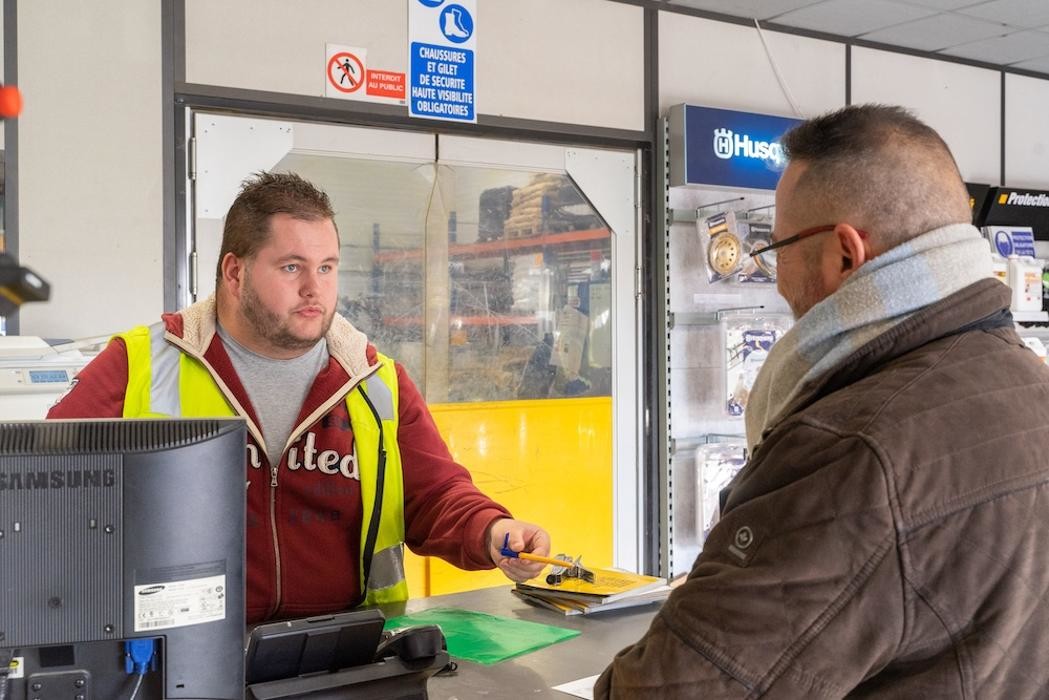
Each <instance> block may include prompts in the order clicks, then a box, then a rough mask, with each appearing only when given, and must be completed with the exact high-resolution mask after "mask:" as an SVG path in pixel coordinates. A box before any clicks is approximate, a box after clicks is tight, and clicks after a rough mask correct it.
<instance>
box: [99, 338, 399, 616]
mask: <svg viewBox="0 0 1049 700" xmlns="http://www.w3.org/2000/svg"><path fill="white" fill-rule="evenodd" d="M165 333H166V329H165V327H164V324H163V323H158V324H154V325H153V326H150V327H146V326H139V327H137V328H134V329H132V330H130V331H128V332H127V333H122V334H120V335H118V336H115V337H119V338H121V339H122V340H123V341H124V344H125V345H126V347H127V358H128V385H127V392H126V394H125V399H124V417H125V418H148V417H160V416H174V417H185V418H210V417H219V416H232V415H236V414H235V411H234V409H233V407H232V406H231V405H230V403H229V401H227V400H226V397H225V396H224V395H223V394H222V390H221V389H220V388H219V386H218V384H216V383H215V380H214V379H213V378H212V376H211V374H210V372H208V369H207V368H206V367H205V366H204V364H203V363H202V362H201V361H200V360H197V359H196V358H194V357H191V356H190V355H187V354H186V353H184V352H182V350H180V349H179V348H178V347H177V346H176V345H173V344H172V343H169V342H167V341H166V340H165V339H164V336H165ZM377 359H378V361H379V363H380V366H379V369H378V371H376V372H375V374H373V375H372V376H371V377H369V378H368V379H366V380H365V381H364V382H362V383H361V384H358V385H357V387H356V388H355V389H354V390H353V391H351V392H350V393H349V394H347V396H346V408H347V410H348V411H349V415H350V424H351V426H353V438H354V440H355V441H356V446H357V450H356V452H357V459H358V468H359V474H360V487H361V507H362V518H363V519H362V527H361V561H360V581H361V589H362V593H365V594H366V597H365V600H364V602H365V603H367V604H378V603H389V602H399V601H403V600H407V599H408V585H407V583H406V582H405V580H404V552H403V548H404V483H403V479H402V472H401V453H400V449H399V448H398V446H397V425H398V411H397V406H398V400H397V369H396V366H395V364H394V362H393V360H391V359H390V358H388V357H386V356H384V355H378V357H377ZM362 391H363V392H365V393H366V394H367V396H368V400H370V401H371V404H372V406H374V407H375V411H376V413H378V415H379V419H380V421H381V425H382V435H383V445H384V448H385V451H386V464H385V470H384V471H385V476H384V479H383V489H382V495H383V498H382V505H381V510H380V511H379V513H380V517H379V527H378V530H377V533H376V539H375V551H374V553H373V555H372V561H371V569H370V572H369V577H368V578H369V580H368V581H367V582H366V581H365V580H364V561H363V558H364V554H365V550H364V544H365V539H366V538H367V530H368V527H367V525H368V523H369V522H370V520H371V514H372V512H373V510H374V506H375V495H376V491H377V489H376V478H377V475H378V467H379V424H377V423H376V420H375V415H374V414H373V413H372V410H371V408H370V407H369V406H368V401H366V400H365V398H364V396H363V394H362ZM365 586H366V588H365Z"/></svg>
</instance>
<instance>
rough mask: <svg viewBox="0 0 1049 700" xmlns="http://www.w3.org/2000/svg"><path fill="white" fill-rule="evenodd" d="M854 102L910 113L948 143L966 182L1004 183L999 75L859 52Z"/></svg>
mask: <svg viewBox="0 0 1049 700" xmlns="http://www.w3.org/2000/svg"><path fill="white" fill-rule="evenodd" d="M852 102H853V104H860V103H863V102H882V103H886V104H898V105H903V106H904V107H909V108H911V109H912V110H913V111H914V112H915V114H917V115H918V117H919V118H920V119H921V120H922V121H924V122H925V123H927V124H928V125H929V126H931V127H932V128H934V129H936V131H938V132H939V133H940V136H942V137H943V140H944V141H946V142H947V145H948V146H949V147H950V149H951V151H952V152H953V153H954V159H955V160H956V161H958V168H959V170H961V172H962V177H963V178H964V179H965V180H967V181H970V182H985V183H990V184H992V185H997V184H999V179H1000V172H1001V73H1000V72H998V71H993V70H987V69H984V68H975V67H973V66H964V65H961V64H958V63H950V62H947V61H937V60H933V59H928V58H919V57H916V56H908V55H905V54H899V53H891V52H888V51H877V50H874V49H866V48H861V47H857V48H854V49H853V51H852Z"/></svg>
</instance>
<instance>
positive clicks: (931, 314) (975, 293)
mask: <svg viewBox="0 0 1049 700" xmlns="http://www.w3.org/2000/svg"><path fill="white" fill-rule="evenodd" d="M1009 303H1010V293H1009V288H1008V287H1007V286H1006V285H1004V284H1003V283H1002V282H1000V281H998V280H997V279H993V278H987V279H983V280H980V281H979V282H975V283H973V284H970V285H969V286H968V287H965V288H963V289H961V290H959V291H957V292H955V293H954V294H951V295H950V296H947V297H945V298H944V299H942V300H941V301H938V302H936V303H934V304H930V305H929V306H927V307H925V308H924V309H922V310H920V311H917V312H916V313H914V314H913V315H912V316H911V317H910V318H908V319H906V320H905V321H903V322H902V323H900V324H899V325H897V326H894V327H893V328H891V329H890V330H888V331H886V332H885V333H883V334H881V335H880V336H878V337H877V338H874V339H873V340H871V341H870V342H868V343H867V344H865V345H863V346H861V347H860V348H858V349H857V350H856V351H855V352H853V353H852V354H851V355H849V356H848V357H846V358H845V359H844V360H842V361H841V362H840V363H839V364H838V365H837V366H836V367H834V368H832V369H831V370H830V371H828V372H827V373H825V374H823V375H821V376H820V378H819V379H818V380H817V381H815V382H813V383H812V384H811V385H809V386H807V387H804V389H803V390H802V391H801V393H800V394H799V395H798V396H797V398H796V399H795V400H794V402H793V405H792V408H791V410H790V411H789V413H796V412H797V411H799V410H801V409H802V408H804V407H805V406H808V405H809V404H811V403H813V402H814V401H816V400H817V399H818V398H820V397H822V396H825V395H827V394H830V393H831V392H834V391H836V390H838V389H840V388H842V387H845V386H848V385H849V384H852V383H854V382H856V381H858V380H859V379H862V378H863V377H865V376H867V375H869V374H871V372H873V371H874V370H875V369H876V368H877V367H878V366H880V365H883V364H885V363H887V362H889V361H890V360H893V359H895V358H897V357H900V356H901V355H905V354H906V353H908V352H910V351H912V350H915V349H917V348H919V347H921V346H923V345H926V344H927V343H931V342H932V341H934V340H938V339H940V338H943V337H945V336H949V335H954V334H955V333H961V332H964V331H966V330H970V329H973V328H975V327H980V324H981V322H982V321H985V320H986V321H987V323H988V324H989V325H990V326H993V327H1000V326H1002V325H1006V326H1009V327H1010V328H1011V327H1012V325H1013V323H1012V316H1011V314H1009ZM1003 319H1004V320H1003Z"/></svg>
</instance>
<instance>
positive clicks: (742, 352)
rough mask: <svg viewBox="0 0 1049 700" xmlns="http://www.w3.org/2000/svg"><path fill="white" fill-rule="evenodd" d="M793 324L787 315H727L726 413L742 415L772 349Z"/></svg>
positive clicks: (725, 329)
mask: <svg viewBox="0 0 1049 700" xmlns="http://www.w3.org/2000/svg"><path fill="white" fill-rule="evenodd" d="M791 324H792V321H791V318H790V316H788V315H786V314H768V315H764V316H727V317H725V318H723V319H722V327H723V337H724V340H725V344H724V347H725V412H726V413H727V414H728V415H730V416H733V417H738V416H742V415H743V412H744V411H745V410H746V408H747V400H748V399H749V398H750V390H751V389H752V388H753V386H754V380H755V379H757V376H758V371H759V370H760V369H761V366H762V365H763V364H764V363H765V358H766V357H768V354H769V350H771V349H772V346H773V345H775V343H776V341H777V340H779V339H780V338H781V337H783V334H784V333H786V332H787V331H788V330H789V329H790V326H791Z"/></svg>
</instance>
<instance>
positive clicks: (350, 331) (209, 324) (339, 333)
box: [164, 294, 373, 379]
mask: <svg viewBox="0 0 1049 700" xmlns="http://www.w3.org/2000/svg"><path fill="white" fill-rule="evenodd" d="M164 323H165V325H166V327H167V330H168V332H169V333H173V334H174V335H176V336H177V337H179V338H181V339H182V341H183V344H184V345H186V346H188V347H189V348H190V349H191V350H193V351H194V352H195V353H196V354H197V355H198V356H200V357H203V356H204V353H205V352H206V351H207V349H208V347H209V346H210V345H211V343H212V341H213V340H214V339H215V334H216V329H217V323H218V312H217V306H216V302H215V295H214V294H212V295H211V296H209V297H208V298H207V299H203V300H201V301H198V302H197V303H196V304H193V305H192V306H189V307H187V308H185V309H182V310H181V311H178V312H176V313H171V314H164ZM325 340H326V341H327V343H328V354H329V355H331V357H332V358H333V359H334V360H335V361H336V362H338V363H339V364H340V365H342V367H343V369H345V370H346V373H347V374H348V375H349V376H350V378H351V379H354V378H356V377H359V376H360V375H362V374H366V373H369V372H370V370H371V369H372V368H373V367H372V365H371V364H370V363H369V362H368V356H367V349H368V337H367V336H366V335H364V333H362V332H361V331H359V330H357V329H356V328H355V327H354V326H353V324H352V323H350V322H349V321H347V320H346V319H345V318H343V317H342V316H340V315H339V314H335V318H333V319H332V322H331V328H329V329H328V333H327V335H326V336H325Z"/></svg>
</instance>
